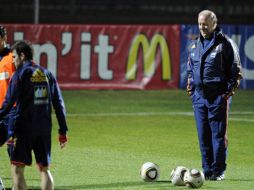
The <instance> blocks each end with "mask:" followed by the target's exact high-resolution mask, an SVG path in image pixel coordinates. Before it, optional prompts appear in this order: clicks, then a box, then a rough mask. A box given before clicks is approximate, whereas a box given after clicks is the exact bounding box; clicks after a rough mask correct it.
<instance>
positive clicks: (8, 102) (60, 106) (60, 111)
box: [0, 61, 68, 136]
mask: <svg viewBox="0 0 254 190" xmlns="http://www.w3.org/2000/svg"><path fill="white" fill-rule="evenodd" d="M15 102H16V114H15V116H16V118H15V119H16V122H15V129H14V134H15V135H16V136H20V135H21V136H27V135H46V136H48V135H51V128H52V120H51V105H52V104H53V107H54V109H55V113H56V117H57V120H58V124H59V134H61V135H65V134H66V132H67V130H68V129H67V125H66V120H65V105H64V101H63V98H62V95H61V91H60V88H59V86H58V84H57V82H56V80H55V78H54V77H53V75H52V74H51V73H50V72H49V71H48V70H46V69H45V68H43V67H41V66H39V65H37V64H35V63H33V62H30V61H28V62H26V63H24V64H23V66H22V67H20V68H18V69H17V71H16V72H15V73H14V75H13V77H12V79H11V82H10V85H9V88H8V91H7V95H6V98H5V101H4V103H3V104H2V108H1V109H0V120H1V119H2V118H3V116H4V115H6V114H7V113H8V112H9V111H10V109H11V107H12V106H13V104H14V103H15Z"/></svg>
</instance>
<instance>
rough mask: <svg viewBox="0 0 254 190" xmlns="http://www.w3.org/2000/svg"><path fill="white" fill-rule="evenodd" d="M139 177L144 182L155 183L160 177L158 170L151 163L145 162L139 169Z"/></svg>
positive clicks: (156, 166)
mask: <svg viewBox="0 0 254 190" xmlns="http://www.w3.org/2000/svg"><path fill="white" fill-rule="evenodd" d="M140 176H141V178H142V179H143V180H144V181H156V180H157V179H158V178H159V176H160V168H159V166H158V165H157V164H155V163H153V162H146V163H144V164H143V165H142V167H141V169H140Z"/></svg>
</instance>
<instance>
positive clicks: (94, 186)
mask: <svg viewBox="0 0 254 190" xmlns="http://www.w3.org/2000/svg"><path fill="white" fill-rule="evenodd" d="M164 184H165V186H168V185H169V181H157V182H142V181H141V182H137V181H135V182H119V183H107V184H89V185H72V186H56V187H55V188H54V189H55V190H67V189H68V190H73V189H111V188H117V187H138V186H150V187H162V186H164ZM6 190H11V189H6ZM28 190H40V187H28Z"/></svg>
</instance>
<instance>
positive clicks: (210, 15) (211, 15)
mask: <svg viewBox="0 0 254 190" xmlns="http://www.w3.org/2000/svg"><path fill="white" fill-rule="evenodd" d="M201 15H205V16H206V17H208V18H210V19H211V21H212V22H213V24H214V26H215V27H216V26H217V22H218V19H217V16H216V14H215V13H214V12H213V11H210V10H203V11H201V12H200V13H199V14H198V17H200V16H201Z"/></svg>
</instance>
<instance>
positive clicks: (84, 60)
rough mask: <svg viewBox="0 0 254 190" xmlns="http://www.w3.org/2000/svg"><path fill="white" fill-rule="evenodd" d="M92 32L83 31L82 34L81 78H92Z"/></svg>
mask: <svg viewBox="0 0 254 190" xmlns="http://www.w3.org/2000/svg"><path fill="white" fill-rule="evenodd" d="M91 37H92V35H91V33H88V32H83V33H82V34H81V42H82V44H81V52H80V57H81V66H80V78H81V79H85V80H88V79H90V78H91V45H90V44H89V42H91Z"/></svg>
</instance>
